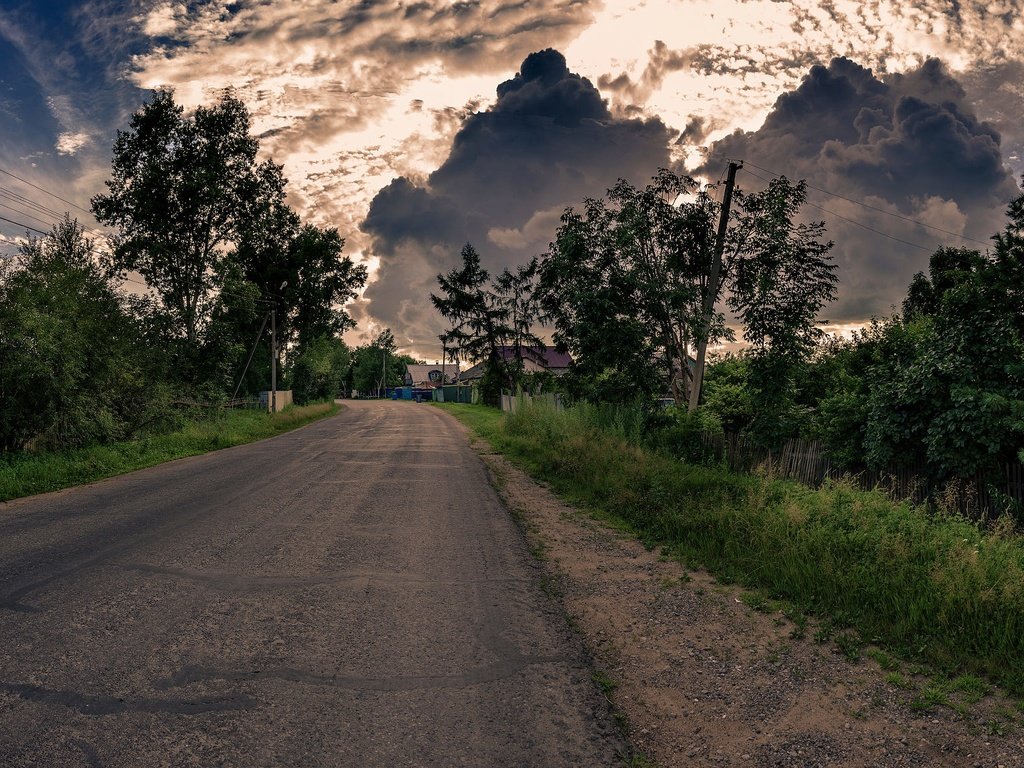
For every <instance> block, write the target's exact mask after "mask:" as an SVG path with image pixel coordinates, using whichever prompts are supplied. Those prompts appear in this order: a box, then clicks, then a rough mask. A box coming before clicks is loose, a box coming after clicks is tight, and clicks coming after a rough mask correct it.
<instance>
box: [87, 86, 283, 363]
mask: <svg viewBox="0 0 1024 768" xmlns="http://www.w3.org/2000/svg"><path fill="white" fill-rule="evenodd" d="M258 147H259V142H258V141H257V140H256V139H255V138H254V137H253V136H251V135H250V133H249V113H248V111H247V110H246V108H245V105H244V104H243V103H242V102H241V101H240V100H238V99H237V98H235V97H234V96H233V95H231V94H230V93H228V94H225V95H224V96H223V97H222V98H221V100H220V101H219V102H218V103H217V104H215V105H214V106H212V107H199V108H198V109H197V110H196V111H195V114H194V115H193V116H192V117H186V116H185V113H184V109H183V108H182V107H181V106H180V105H178V104H176V103H175V102H174V96H173V94H172V93H171V92H170V91H157V92H156V93H155V94H154V96H153V100H152V101H150V102H149V103H147V104H144V105H143V106H142V107H141V108H140V109H139V111H137V112H136V113H135V114H134V115H132V118H131V123H130V126H129V128H128V130H127V131H119V132H118V135H117V141H116V143H115V144H114V157H113V164H112V169H111V173H112V176H111V179H110V180H109V181H108V182H107V188H108V189H109V194H105V195H97V196H96V197H95V198H94V199H93V205H92V207H93V212H94V213H95V215H96V218H97V219H98V220H99V221H100V222H102V223H104V224H109V225H111V226H114V227H117V228H118V230H119V232H120V234H119V236H118V237H117V238H115V251H114V255H113V257H112V259H111V262H110V268H111V270H112V271H113V272H116V273H124V272H127V271H129V270H136V271H138V272H140V273H141V274H142V275H143V277H145V278H146V282H147V283H149V285H150V286H152V287H153V288H154V289H155V290H156V291H157V293H158V294H159V296H160V298H161V300H162V301H163V304H164V306H165V307H166V308H167V310H168V312H169V313H170V314H171V316H172V317H173V318H174V321H175V330H176V331H177V332H178V333H180V334H181V335H183V336H184V337H185V338H186V339H187V340H188V342H189V343H190V344H191V345H193V346H195V345H197V344H198V342H199V340H200V336H201V333H202V331H203V330H204V329H205V326H206V323H207V322H208V320H209V316H210V312H211V311H212V309H213V302H214V296H215V294H214V293H213V289H214V288H215V287H216V286H215V282H214V281H215V278H216V276H217V275H219V274H220V273H221V271H222V270H221V268H222V262H223V259H224V255H225V249H224V246H225V245H227V244H230V243H233V242H235V241H236V239H237V238H238V236H239V233H240V231H241V229H242V228H243V227H244V225H245V217H244V213H245V206H244V203H245V200H246V198H247V197H249V196H251V195H252V193H253V188H254V187H256V186H257V185H258V182H259V181H260V177H261V173H260V171H261V170H262V169H260V168H258V167H257V163H256V152H257V150H258ZM268 162H269V161H268Z"/></svg>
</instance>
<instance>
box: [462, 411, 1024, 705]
mask: <svg viewBox="0 0 1024 768" xmlns="http://www.w3.org/2000/svg"><path fill="white" fill-rule="evenodd" d="M447 410H449V411H451V412H452V413H453V414H454V415H456V416H457V417H458V418H460V419H462V420H463V421H464V422H465V423H467V424H468V425H469V426H470V427H471V428H473V429H474V430H475V431H476V432H477V433H478V434H479V435H480V436H482V437H484V438H485V439H487V440H488V441H489V442H490V443H491V444H492V445H493V446H494V448H495V449H496V450H498V451H501V452H502V453H505V454H506V455H508V456H509V457H510V458H511V459H512V460H513V461H515V462H516V463H518V464H519V465H520V466H522V467H523V468H525V469H526V470H527V471H528V472H530V473H531V474H533V475H534V476H535V477H538V478H540V479H542V480H545V481H547V482H548V483H550V484H551V486H552V488H554V490H556V491H557V492H558V493H559V494H561V495H562V496H563V497H564V498H566V499H567V500H569V501H570V502H572V503H575V504H577V505H579V506H582V507H585V508H587V509H589V510H591V511H592V512H595V513H597V514H598V515H601V516H603V517H605V518H607V519H609V520H610V521H612V522H613V523H615V524H617V525H619V526H622V527H626V528H629V529H630V530H632V531H634V532H635V533H636V534H637V535H639V536H641V537H642V538H644V539H645V540H647V541H648V542H650V543H656V544H660V545H663V546H665V547H666V548H667V549H668V550H669V551H670V552H672V553H673V554H675V555H677V556H678V557H680V558H681V559H682V560H683V561H684V562H686V563H687V564H689V565H691V566H693V567H704V568H707V569H708V570H709V571H710V572H712V573H714V574H715V575H716V576H717V577H718V578H720V579H722V580H724V581H727V582H735V583H739V584H741V585H743V586H745V587H748V588H753V589H758V590H760V591H761V592H762V593H763V594H764V595H765V596H766V597H767V598H770V599H781V600H785V601H787V602H788V603H789V604H790V605H792V606H794V609H795V610H797V611H805V612H807V613H810V614H814V615H816V616H818V617H820V618H821V619H822V620H823V621H824V622H826V624H827V625H828V626H829V627H833V628H835V629H837V630H838V629H840V628H842V629H843V630H844V636H850V637H852V640H851V642H856V643H858V644H862V643H871V644H873V645H876V646H879V647H881V648H885V649H887V650H888V651H890V652H893V653H896V654H898V655H900V656H901V657H904V658H908V659H912V660H915V661H920V662H924V663H926V664H928V665H931V666H932V667H934V668H936V669H938V670H940V671H942V672H944V673H946V674H949V675H955V674H977V675H983V676H985V677H987V678H989V679H991V680H994V681H996V682H998V683H1000V684H1002V685H1003V686H1005V687H1006V689H1007V690H1009V691H1010V692H1011V693H1013V694H1015V695H1016V696H1022V695H1024V538H1022V537H1021V536H1020V535H1019V534H1018V533H1017V532H1016V531H1015V530H1014V529H1013V527H1012V525H1011V524H1010V523H1007V524H1006V525H1004V526H996V528H995V529H991V530H981V529H979V528H978V527H977V526H976V525H974V524H972V523H970V522H968V521H966V520H963V519H958V518H954V517H948V516H946V517H943V516H935V515H929V514H928V513H926V512H925V511H924V510H922V509H919V508H916V507H914V506H912V505H910V504H905V503H904V504H896V503H893V502H891V501H889V500H888V499H887V498H885V497H884V496H883V495H881V494H879V493H872V492H864V491H860V490H856V489H854V488H852V487H851V486H848V485H844V484H842V483H837V484H833V485H830V486H828V487H825V488H823V489H821V490H811V489H808V488H805V487H803V486H800V485H798V484H796V483H792V482H787V481H781V480H778V479H774V478H771V477H766V476H757V475H739V474H735V473H731V472H728V471H726V470H724V469H720V468H715V467H706V466H695V465H688V464H683V463H681V462H679V461H678V460H676V459H673V458H671V457H669V456H667V455H663V454H660V453H658V452H656V451H652V450H649V449H646V448H644V447H642V446H640V445H637V444H636V442H631V441H630V440H628V439H626V437H625V436H623V434H615V433H614V432H615V430H612V431H609V430H608V429H606V428H605V429H602V428H600V427H597V426H595V425H594V419H593V418H592V416H593V414H592V413H590V414H588V413H587V410H586V409H581V410H580V411H575V412H574V410H573V409H570V410H568V411H566V412H564V413H555V412H553V411H551V410H549V409H544V408H538V407H534V408H523V409H521V410H520V411H518V412H517V413H515V414H511V415H509V416H508V417H502V416H501V414H498V413H497V412H495V411H490V412H485V411H486V409H481V408H480V407H478V406H455V405H452V406H447Z"/></svg>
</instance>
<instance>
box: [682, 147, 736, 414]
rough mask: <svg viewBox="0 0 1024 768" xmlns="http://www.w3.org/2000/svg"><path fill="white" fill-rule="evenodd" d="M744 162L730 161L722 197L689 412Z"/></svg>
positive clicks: (699, 378)
mask: <svg viewBox="0 0 1024 768" xmlns="http://www.w3.org/2000/svg"><path fill="white" fill-rule="evenodd" d="M742 167H743V163H742V162H740V163H732V162H730V163H729V175H728V177H727V178H726V180H725V196H724V197H723V198H722V215H721V217H720V218H719V220H718V236H717V237H716V238H715V258H714V261H712V262H711V274H710V275H709V276H708V292H707V294H706V295H705V296H704V333H703V334H702V335H701V337H700V340H699V341H698V342H697V365H696V367H695V368H694V371H693V382H692V384H691V385H690V406H689V408H687V412H688V413H693V412H694V411H695V410H697V403H698V402H699V401H700V388H701V385H702V384H703V383H704V360H705V358H706V357H707V353H708V336H709V335H710V333H711V319H712V317H713V316H714V311H715V299H716V298H718V273H719V272H721V271H722V254H723V253H724V252H725V233H726V230H727V229H728V227H729V206H730V205H732V188H733V186H734V185H735V184H736V171H738V170H739V169H740V168H742Z"/></svg>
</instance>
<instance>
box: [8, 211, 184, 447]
mask: <svg viewBox="0 0 1024 768" xmlns="http://www.w3.org/2000/svg"><path fill="white" fill-rule="evenodd" d="M83 232H84V230H83V229H82V227H80V226H79V225H78V223H77V222H76V221H71V220H70V219H67V218H66V219H65V220H64V221H62V222H61V223H59V224H57V225H55V226H54V228H53V231H52V232H51V234H50V235H47V236H46V237H43V238H37V239H32V240H30V241H29V242H28V243H27V244H26V245H23V246H22V247H21V249H20V254H19V256H18V257H17V260H16V263H15V264H14V265H10V266H8V267H7V268H5V269H4V270H3V271H2V272H0V452H5V451H15V450H20V449H21V448H23V447H25V446H26V445H29V444H31V445H33V446H34V447H36V448H40V449H42V448H47V449H49V448H53V449H60V448H68V447H76V446H81V445H86V444H88V443H102V442H109V441H112V440H118V439H124V438H126V437H130V436H132V435H133V434H135V433H136V432H138V431H139V430H141V429H144V428H146V427H150V426H153V425H155V424H156V423H158V422H160V421H161V420H162V419H163V418H164V417H165V416H166V412H165V409H164V403H165V400H166V397H167V393H166V392H165V391H164V390H163V389H162V388H161V387H160V386H158V384H157V383H156V382H154V381H152V379H151V378H150V377H151V374H152V371H153V366H154V361H153V360H152V358H151V357H150V352H149V350H148V348H147V344H146V339H145V336H144V333H143V330H142V326H143V325H144V324H145V323H146V320H147V318H146V312H147V306H146V303H145V302H144V301H141V300H132V299H129V298H128V297H127V296H125V295H124V294H122V293H120V292H118V291H117V290H116V289H115V288H114V287H113V286H112V285H111V284H110V282H109V281H108V279H107V278H106V277H105V276H104V275H103V273H102V271H101V270H100V269H99V268H98V267H97V266H96V264H95V262H94V256H93V254H94V248H93V243H92V241H91V240H89V239H88V238H86V237H85V236H84V234H83Z"/></svg>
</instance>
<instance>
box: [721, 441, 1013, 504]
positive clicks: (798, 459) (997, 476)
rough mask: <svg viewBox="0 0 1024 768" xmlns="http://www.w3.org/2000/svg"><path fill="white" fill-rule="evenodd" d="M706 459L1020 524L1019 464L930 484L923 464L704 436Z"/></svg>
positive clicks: (816, 444) (808, 444) (813, 444)
mask: <svg viewBox="0 0 1024 768" xmlns="http://www.w3.org/2000/svg"><path fill="white" fill-rule="evenodd" d="M701 441H702V444H703V447H704V450H705V455H706V456H708V458H711V459H713V460H715V461H723V462H725V463H726V465H727V466H728V467H729V469H731V470H732V471H734V472H750V471H752V470H754V469H757V468H762V469H763V470H765V471H768V472H770V473H772V474H775V475H777V476H778V477H782V478H786V479H790V480H797V481H799V482H801V483H803V484H804V485H808V486H810V487H812V488H820V487H821V486H822V485H823V484H824V483H825V482H826V481H829V480H839V479H846V480H848V481H849V482H850V483H852V484H853V485H854V486H856V487H858V488H861V489H863V490H881V491H884V492H885V493H886V494H887V495H888V496H889V497H890V498H891V499H893V500H895V501H911V502H913V503H915V504H930V505H933V506H937V507H941V508H943V509H945V510H947V511H955V512H957V513H959V514H961V515H964V516H966V517H969V518H971V519H972V520H993V519H996V518H998V517H999V516H1000V515H1002V514H1004V513H1006V512H1010V513H1011V514H1013V515H1014V517H1016V518H1017V519H1018V520H1019V521H1024V464H1020V463H1013V464H1005V465H1002V466H999V467H995V468H994V469H993V470H992V471H991V472H988V473H983V472H979V473H977V474H976V475H975V476H974V477H970V478H957V479H953V480H946V481H941V482H939V481H935V480H931V479H929V477H928V467H927V466H926V465H924V464H915V465H910V466H892V467H887V468H885V469H881V470H876V469H863V470H861V471H859V472H851V471H849V470H846V469H842V468H840V467H837V466H835V465H834V464H833V463H832V461H831V460H830V459H829V457H828V456H827V455H826V454H825V450H824V447H823V446H822V444H821V441H819V440H800V439H793V440H787V441H786V443H785V444H784V445H783V446H782V449H781V450H780V451H778V452H777V453H773V452H770V451H768V450H766V449H764V448H760V447H758V446H755V445H753V444H752V443H751V442H750V441H748V440H747V439H746V437H745V436H744V435H741V434H733V433H726V434H713V433H707V432H705V433H703V434H702V436H701Z"/></svg>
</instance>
